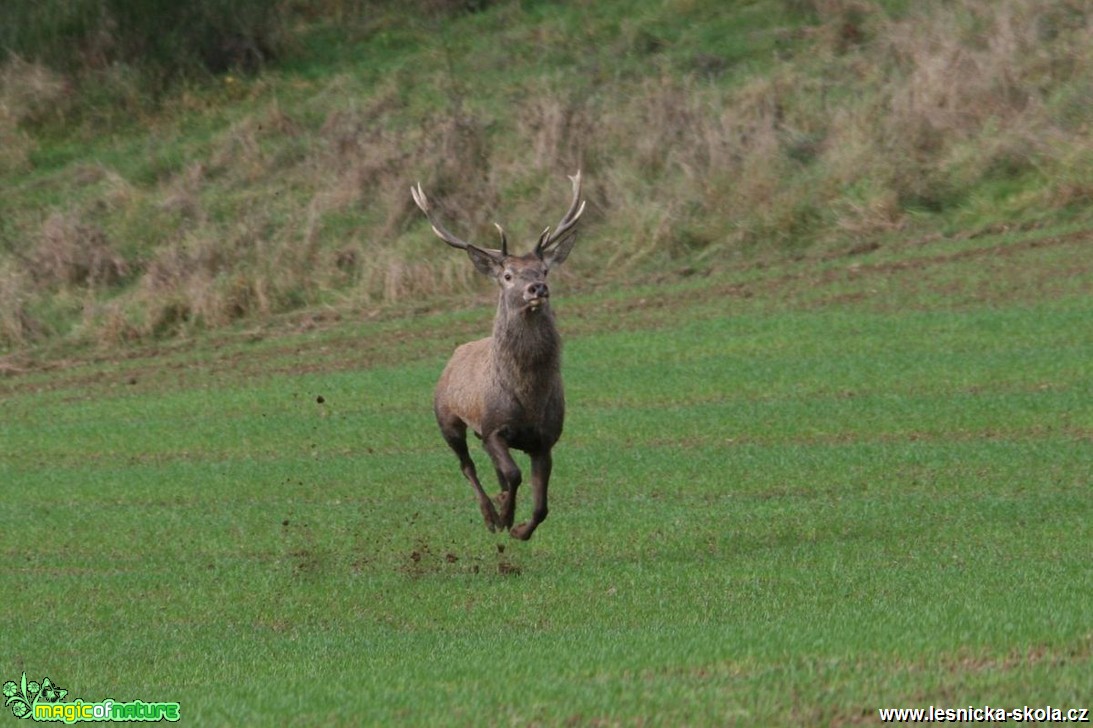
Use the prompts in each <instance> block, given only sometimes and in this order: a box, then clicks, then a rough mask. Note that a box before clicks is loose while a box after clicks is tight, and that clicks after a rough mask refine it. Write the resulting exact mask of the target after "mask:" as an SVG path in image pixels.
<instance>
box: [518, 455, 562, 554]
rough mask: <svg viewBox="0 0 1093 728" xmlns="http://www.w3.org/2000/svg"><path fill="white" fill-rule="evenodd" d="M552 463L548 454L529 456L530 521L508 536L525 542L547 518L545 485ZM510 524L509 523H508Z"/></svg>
mask: <svg viewBox="0 0 1093 728" xmlns="http://www.w3.org/2000/svg"><path fill="white" fill-rule="evenodd" d="M552 466H553V461H552V460H551V458H550V452H549V451H547V452H545V453H539V454H533V455H532V456H531V500H532V510H531V520H528V521H525V522H524V523H521V524H520V525H519V526H517V527H516V528H514V529H512V530H511V531H509V535H510V536H512V537H513V538H518V539H520V540H521V541H527V540H528V539H529V538H531V534H533V533H535V529H536V528H538V527H539V524H540V523H542V522H543V521H545V520H546V517H547V484H548V483H549V482H550V470H551V467H552ZM509 523H511V521H509Z"/></svg>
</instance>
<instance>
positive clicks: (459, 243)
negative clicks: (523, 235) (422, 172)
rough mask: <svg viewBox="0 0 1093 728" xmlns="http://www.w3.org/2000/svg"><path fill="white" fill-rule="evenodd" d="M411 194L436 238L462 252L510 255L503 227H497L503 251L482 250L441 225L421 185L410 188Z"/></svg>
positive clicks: (497, 255)
mask: <svg viewBox="0 0 1093 728" xmlns="http://www.w3.org/2000/svg"><path fill="white" fill-rule="evenodd" d="M410 194H411V195H413V196H414V202H415V203H417V206H418V207H420V208H421V211H422V212H424V213H425V217H426V218H428V219H429V225H431V226H432V228H433V232H434V233H436V236H437V237H438V238H440V239H441V240H443V241H444V242H445V243H447V244H448V245H451V246H452V247H453V248H459V249H460V250H467V249H468V248H473V249H475V250H477V251H479V252H481V253H485V254H486V255H489V256H491V257H494V258H497V257H502V256H506V255H508V254H509V253H508V239H507V238H506V237H505V231H504V230H501V226H500V225H497V223H494V225H497V229H498V230H500V231H501V249H500V250H495V249H493V248H480V247H478V246H477V245H475V244H474V243H468V242H467V241H466V240H462V239H460V238H457V237H456V236H454V235H452V234H451V233H450V232H448V229H447V228H446V227H444V226H443V225H441V224H440V221H439V220H437V219H436V217H435V216H434V215H433V213H432V211H431V210H430V209H429V198H428V197H426V196H425V190H423V189H421V183H420V182H418V183H417V184H416V185H414V186H412V187H410Z"/></svg>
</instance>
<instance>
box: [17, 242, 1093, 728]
mask: <svg viewBox="0 0 1093 728" xmlns="http://www.w3.org/2000/svg"><path fill="white" fill-rule="evenodd" d="M1091 242H1093V239H1091V237H1090V235H1089V233H1088V232H1087V231H1086V232H1083V231H1081V230H1069V229H1063V228H1056V229H1051V228H1048V229H1034V230H1030V231H1025V232H1020V233H1007V234H998V235H988V236H980V237H973V238H969V237H960V236H956V237H951V238H943V239H935V240H932V241H929V242H921V241H919V242H915V243H891V244H886V245H885V246H883V247H881V248H879V249H877V250H872V251H867V252H864V253H861V254H858V255H849V256H842V257H837V256H832V255H822V254H819V253H816V254H814V255H811V256H806V257H804V258H802V259H800V260H796V261H790V262H785V261H783V262H776V263H773V264H770V265H756V264H740V265H739V266H737V267H725V268H723V269H721V270H720V271H719V272H717V273H714V274H711V275H709V276H703V277H696V278H692V279H689V280H686V281H683V282H675V283H672V284H670V285H664V286H659V287H657V286H648V287H644V288H638V289H631V290H622V291H618V292H606V291H601V292H598V293H587V294H582V295H573V294H568V295H567V293H566V291H565V290H564V289H565V279H564V278H563V279H561V280H560V281H559V282H558V283H557V284H556V288H558V289H559V290H558V293H559V301H558V304H557V308H558V314H559V320H560V326H561V328H562V330H563V334H564V336H565V337H566V347H567V348H566V360H565V370H564V372H565V376H566V382H567V391H568V401H569V419H568V421H567V426H566V433H565V435H564V437H563V439H562V442H561V443H560V444H559V447H558V448H557V449H556V451H555V474H554V478H553V480H552V493H551V495H552V501H551V517H550V518H549V519H548V520H547V522H546V523H545V524H544V525H543V526H542V527H541V528H540V529H539V531H538V532H537V533H536V535H535V538H534V539H533V540H532V541H530V542H528V543H520V542H516V541H513V540H511V539H509V538H507V537H501V536H495V535H492V534H490V533H488V532H487V531H486V530H485V529H484V528H483V526H482V524H481V523H480V517H479V515H478V511H477V508H476V506H475V504H474V502H473V499H472V497H471V492H470V488H469V487H468V486H467V484H466V483H465V481H464V480H463V479H462V477H461V476H460V474H459V471H458V468H457V463H456V461H455V458H454V457H453V456H452V454H451V453H450V452H449V451H448V449H447V447H446V446H445V445H444V443H443V442H442V440H441V439H440V437H439V434H438V433H437V431H436V427H435V424H434V422H433V420H432V413H431V409H430V400H431V389H432V385H433V382H434V381H435V378H436V376H437V375H438V373H439V371H440V368H441V366H442V365H443V362H444V360H445V358H446V356H447V355H448V353H449V352H450V350H451V348H452V347H453V346H454V345H455V344H457V343H460V342H461V341H465V340H467V339H470V338H473V337H475V336H478V335H482V334H484V333H485V332H486V331H487V330H488V327H489V321H490V316H491V313H492V309H491V307H490V306H489V304H488V293H483V294H482V298H481V301H482V302H483V305H481V306H475V307H471V308H466V307H461V308H460V310H458V311H453V312H441V311H432V312H425V313H419V314H417V315H409V314H408V315H405V316H397V315H395V314H391V315H390V316H388V317H387V318H382V317H381V318H380V319H378V320H374V321H363V320H361V319H357V318H354V317H345V318H343V319H342V320H340V321H324V320H321V319H318V320H316V319H314V318H311V319H305V318H304V317H303V316H302V315H297V316H295V317H288V318H282V319H278V320H275V321H273V322H271V323H269V324H267V325H259V326H257V327H255V326H253V325H252V326H249V327H247V328H244V327H240V328H236V329H222V330H218V331H215V332H211V333H207V334H202V335H200V336H197V337H196V338H190V339H187V340H180V341H173V342H160V343H158V344H154V345H148V346H145V347H143V348H134V349H125V350H120V351H116V352H111V353H107V352H99V353H98V354H94V353H84V354H82V355H79V356H75V355H74V356H73V357H72V358H69V359H56V358H54V359H44V360H42V361H40V362H37V363H33V364H30V365H28V366H27V367H26V368H25V370H16V369H15V368H13V369H11V370H10V371H8V372H7V376H3V377H0V408H2V410H0V411H2V419H0V448H2V451H0V483H2V484H3V485H2V489H0V518H2V523H3V524H4V528H3V530H2V532H0V554H2V561H0V594H2V595H3V597H2V598H0V604H2V607H0V633H2V635H3V640H2V644H3V649H2V652H0V681H6V680H15V681H17V682H18V680H19V677H20V675H21V673H23V672H24V671H25V672H26V673H27V674H28V679H35V680H41V679H42V677H43V676H48V677H49V678H50V679H51V680H52V681H53V682H54V683H55V684H58V685H60V686H61V687H63V688H65V689H68V690H69V691H70V692H69V695H68V698H67V700H70V701H71V700H74V699H76V698H80V699H82V700H84V701H98V700H103V699H106V698H113V699H115V700H134V699H142V700H146V701H178V702H180V703H181V714H182V719H183V720H184V721H185V722H187V723H192V724H202V725H217V724H221V725H258V724H269V725H272V724H287V723H292V724H297V725H357V724H374V725H381V724H382V725H390V724H412V725H429V724H446V725H482V724H486V725H526V724H545V725H557V724H575V725H615V724H619V725H636V724H641V725H680V724H689V725H726V724H738V725H772V724H779V725H815V724H835V725H845V724H866V725H868V724H876V723H877V722H878V720H877V713H876V710H877V709H878V708H882V707H900V706H907V707H925V706H927V705H930V704H934V705H939V706H944V707H961V706H967V705H976V706H979V705H983V704H987V705H992V706H995V707H1007V708H1009V707H1020V706H1024V705H1031V706H1042V705H1047V704H1050V705H1052V706H1061V707H1064V708H1066V707H1090V703H1091V699H1093V669H1091V668H1093V600H1091V599H1090V593H1091V587H1093V571H1091V561H1090V553H1091V547H1093V537H1091V532H1090V523H1091V522H1093V499H1091V498H1090V495H1091V489H1090V484H1091V482H1093V449H1091V442H1090V441H1091V437H1093V406H1091V402H1093V381H1091V378H1090V364H1089V363H1090V362H1091V361H1093V333H1091V330H1090V325H1089V322H1090V321H1091V320H1093V305H1091V301H1093V298H1091V297H1090V294H1091V293H1093V291H1091V282H1093V261H1091V260H1090V258H1089V255H1088V250H1089V246H1090V244H1091ZM580 253H581V250H580V244H579V243H578V247H577V249H576V251H575V253H574V256H575V257H576V256H578V255H580ZM320 397H321V399H322V402H320V401H319V398H320ZM475 453H476V456H477V458H478V459H479V462H480V464H482V469H483V470H487V471H488V468H487V467H485V458H484V455H483V454H481V452H480V451H479V450H476V451H475ZM494 487H495V485H494V484H493V483H492V482H491V485H490V490H493V488H494ZM527 505H528V504H527V502H526V498H525V502H524V503H523V506H522V508H521V509H520V512H519V513H518V518H520V516H521V514H522V513H524V512H526V510H527ZM0 720H7V719H6V718H2V719H0Z"/></svg>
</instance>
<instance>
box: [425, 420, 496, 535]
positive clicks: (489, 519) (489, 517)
mask: <svg viewBox="0 0 1093 728" xmlns="http://www.w3.org/2000/svg"><path fill="white" fill-rule="evenodd" d="M440 431H441V433H442V434H443V435H444V440H445V441H447V443H448V446H449V447H450V448H452V450H454V451H455V454H456V456H457V457H458V458H459V467H460V469H461V470H462V471H463V475H464V476H466V478H467V480H469V481H470V483H471V487H472V488H474V496H475V498H476V499H477V500H478V509H479V510H480V511H482V519H483V520H484V521H485V522H486V528H488V529H490V530H491V531H497V530H500V529H504V528H508V526H505V525H503V524H502V522H501V519H500V518H499V517H498V515H497V510H496V509H495V508H494V507H493V502H492V501H490V497H489V496H488V495H486V491H484V490H482V483H480V482H479V481H478V472H477V471H476V470H475V467H474V461H473V460H471V454H470V452H469V451H468V450H467V426H466V425H465V424H464V423H463V422H462V421H456V422H455V423H448V424H447V426H446V425H445V423H441V424H440Z"/></svg>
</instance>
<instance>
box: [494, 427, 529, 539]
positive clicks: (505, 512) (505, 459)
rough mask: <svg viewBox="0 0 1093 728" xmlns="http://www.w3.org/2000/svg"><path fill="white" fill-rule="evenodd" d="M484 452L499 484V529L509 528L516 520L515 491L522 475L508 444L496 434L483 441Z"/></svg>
mask: <svg viewBox="0 0 1093 728" xmlns="http://www.w3.org/2000/svg"><path fill="white" fill-rule="evenodd" d="M485 446H486V452H487V453H489V455H490V459H491V460H493V467H494V469H495V470H496V471H497V480H498V482H500V483H501V492H500V493H498V494H497V507H498V509H499V510H500V518H501V527H502V528H511V527H512V522H513V521H514V520H515V519H516V489H517V488H519V487H520V481H521V480H522V479H523V475H521V474H520V468H519V467H517V465H516V461H515V460H513V459H512V454H511V453H509V445H508V442H506V441H505V438H503V437H502V436H501V435H499V434H497V433H496V432H495V433H493V434H491V435H489V436H488V437H487V438H486V440H485Z"/></svg>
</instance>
